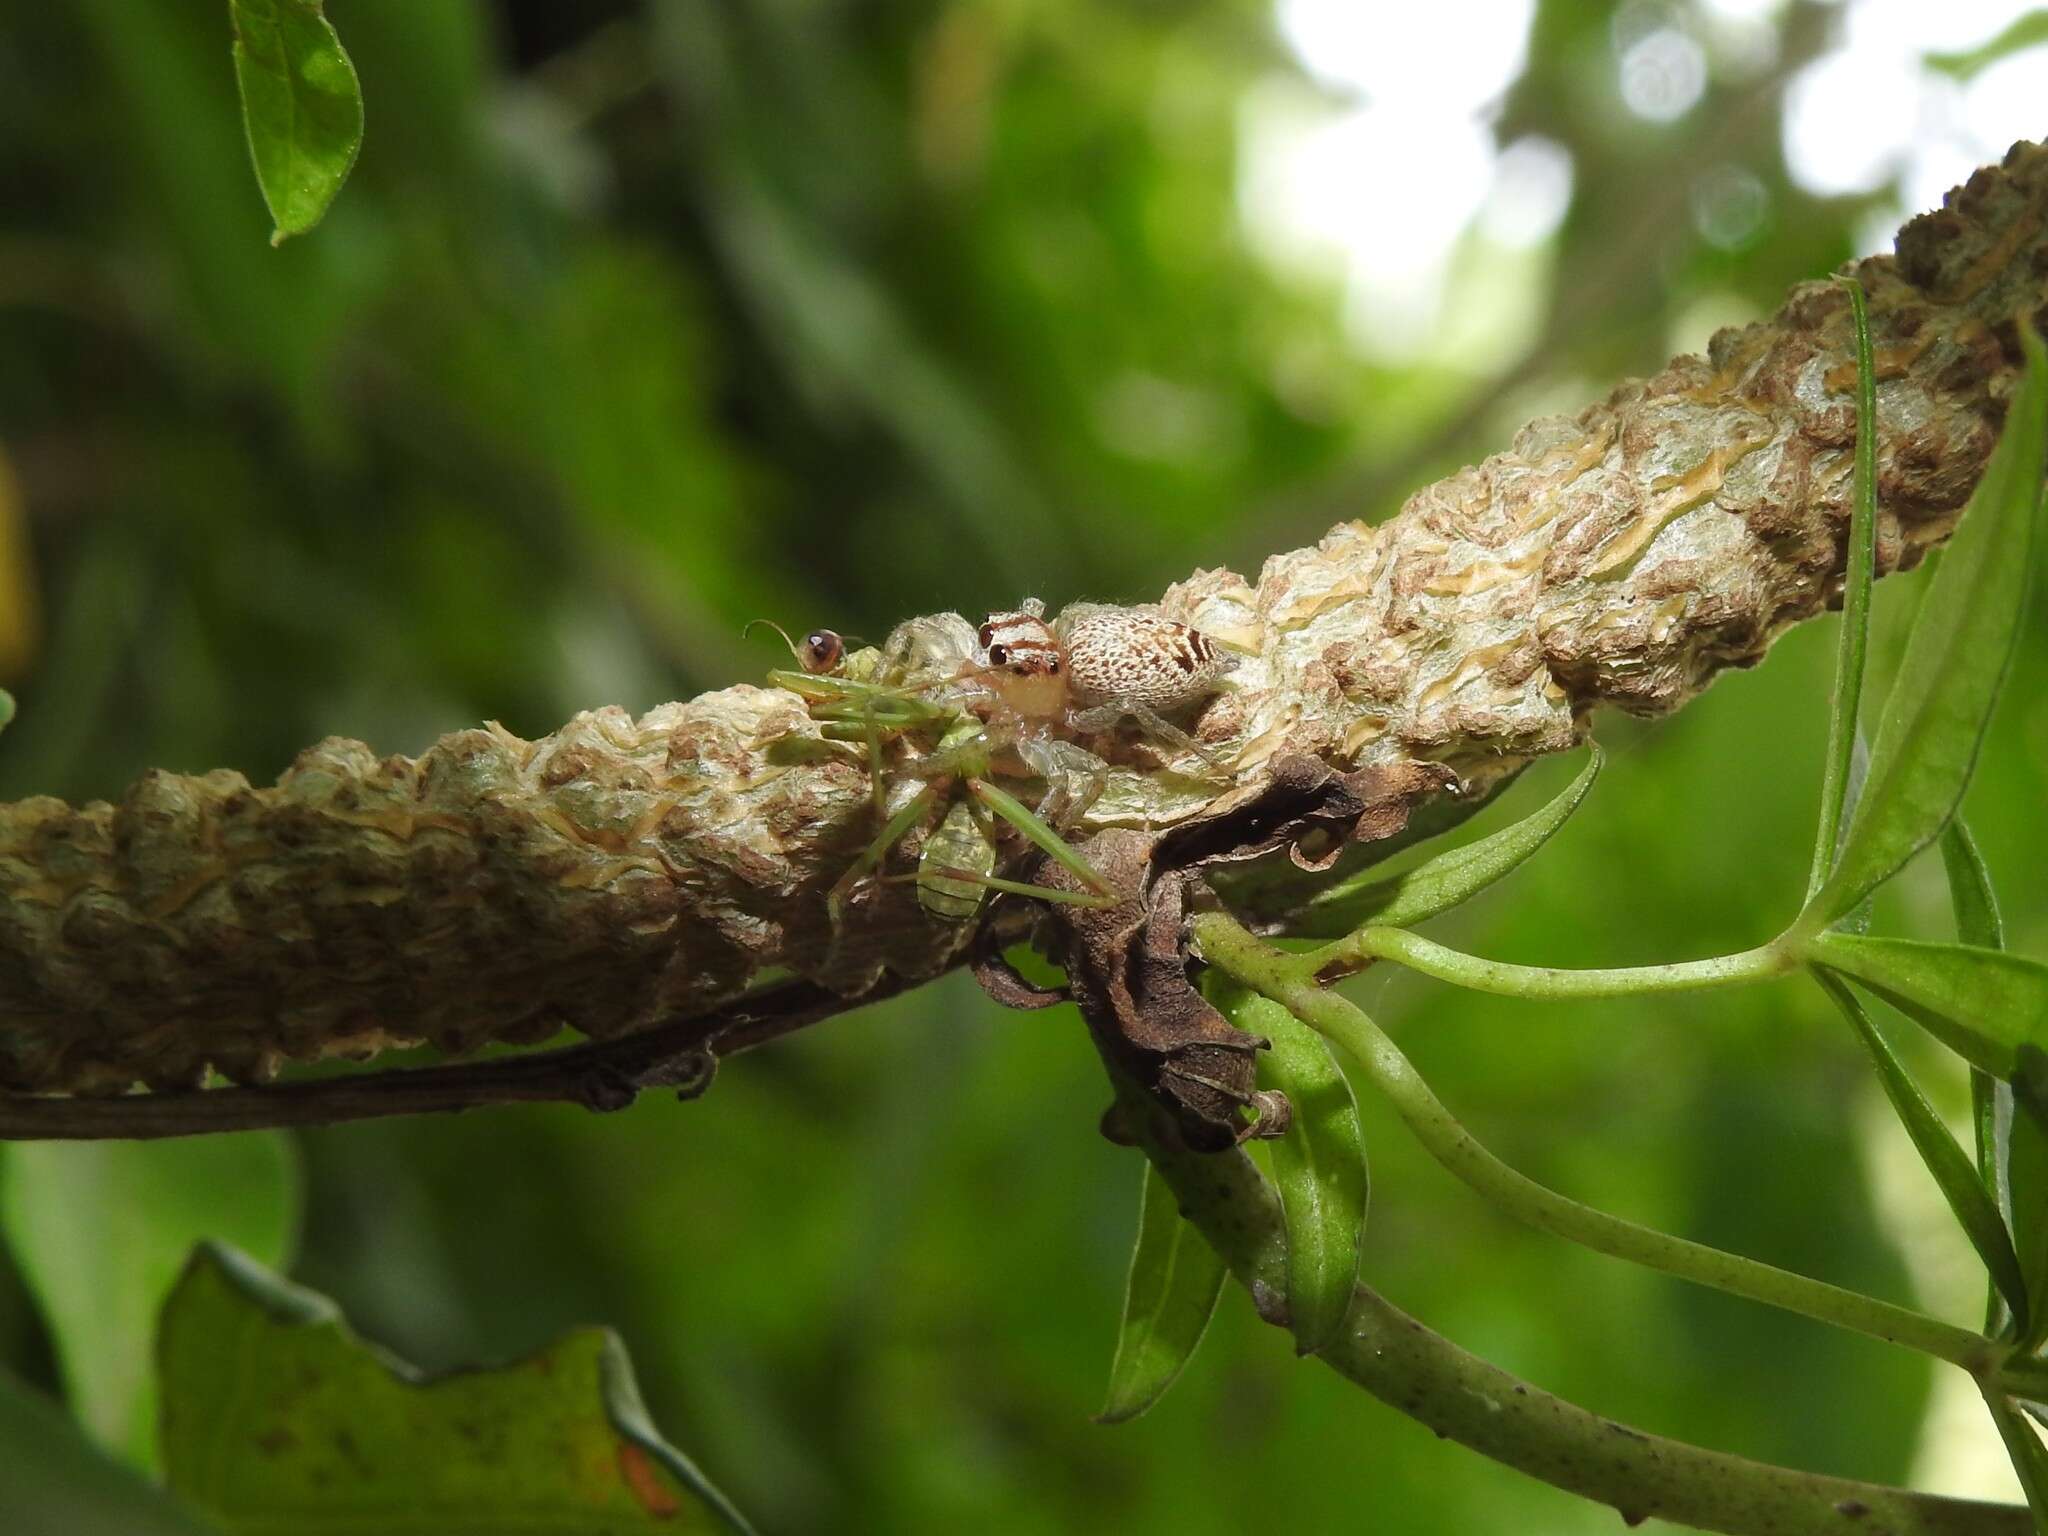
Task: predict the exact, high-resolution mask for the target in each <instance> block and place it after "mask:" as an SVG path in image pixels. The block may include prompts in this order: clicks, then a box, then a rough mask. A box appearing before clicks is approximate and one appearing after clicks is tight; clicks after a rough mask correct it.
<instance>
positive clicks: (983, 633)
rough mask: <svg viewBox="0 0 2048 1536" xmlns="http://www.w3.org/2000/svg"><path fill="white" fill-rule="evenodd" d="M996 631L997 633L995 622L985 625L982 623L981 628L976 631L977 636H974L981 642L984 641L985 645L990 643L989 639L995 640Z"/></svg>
mask: <svg viewBox="0 0 2048 1536" xmlns="http://www.w3.org/2000/svg"><path fill="white" fill-rule="evenodd" d="M995 633H996V627H995V625H993V624H984V625H982V626H981V628H980V629H979V630H977V631H976V632H975V636H974V638H975V639H977V640H979V641H980V642H981V643H982V644H983V645H987V644H988V643H989V641H991V640H993V639H994V638H995Z"/></svg>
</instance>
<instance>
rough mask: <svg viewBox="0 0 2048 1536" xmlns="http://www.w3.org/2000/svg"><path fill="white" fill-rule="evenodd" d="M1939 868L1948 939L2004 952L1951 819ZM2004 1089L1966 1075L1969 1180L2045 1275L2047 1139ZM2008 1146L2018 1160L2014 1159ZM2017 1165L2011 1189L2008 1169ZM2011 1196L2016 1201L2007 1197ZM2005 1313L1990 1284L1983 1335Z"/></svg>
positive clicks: (1989, 897) (1965, 833) (1994, 905)
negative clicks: (1973, 1138)
mask: <svg viewBox="0 0 2048 1536" xmlns="http://www.w3.org/2000/svg"><path fill="white" fill-rule="evenodd" d="M1941 862H1942V868H1943V870H1944V872H1945V873H1946V874H1947V876H1948V899H1949V905H1950V907H1952V908H1953V909H1954V911H1955V918H1956V937H1957V938H1959V939H1961V940H1962V941H1963V942H1964V943H1965V944H1972V945H1975V946H1976V947H1977V948H1979V949H2003V948H2005V922H2004V919H2003V918H2001V917H2000V916H1999V912H1998V893H1997V892H1996V891H1995V890H1994V889H1993V888H1992V885H1991V871H1990V870H1989V869H1988V868H1987V867H1986V866H1985V863H1984V856H1983V855H1982V854H1980V853H1979V852H1978V851H1977V840H1976V839H1975V838H1974V837H1972V836H1971V835H1970V827H1969V824H1968V823H1967V822H1965V821H1964V820H1963V818H1962V816H1961V815H1960V814H1959V815H1957V816H1956V817H1955V818H1954V819H1953V820H1952V821H1950V822H1949V824H1948V825H1947V826H1946V827H1944V828H1943V829H1942V833H1941ZM2013 1108H2014V1106H2013V1093H2012V1085H2011V1084H2010V1083H2008V1082H2006V1081H2005V1080H2004V1079H2003V1078H1998V1077H1993V1076H1992V1075H1991V1074H1990V1073H1989V1072H1986V1071H1985V1070H1984V1069H1983V1068H1982V1067H1975V1066H1973V1067H1971V1068H1970V1120H1971V1123H1972V1125H1973V1126H1974V1127H1975V1129H1976V1135H1977V1176H1978V1178H1979V1179H1980V1180H1982V1182H1983V1185H1984V1187H1985V1188H1986V1189H1988V1190H1989V1191H1990V1192H1991V1198H1992V1200H1993V1201H1994V1202H1995V1203H1996V1204H1997V1206H1998V1209H1999V1210H2000V1211H2001V1212H2002V1213H2003V1214H2004V1216H2005V1221H2006V1226H2007V1228H2008V1229H2009V1230H2010V1231H2011V1233H2012V1238H2013V1244H2014V1246H2015V1247H2016V1248H2017V1249H2018V1251H2019V1253H2020V1255H2021V1259H2020V1268H2021V1269H2022V1271H2024V1272H2025V1273H2026V1274H2027V1275H2028V1276H2033V1275H2037V1274H2044V1273H2048V1136H2044V1135H2043V1133H2042V1130H2041V1128H2040V1126H2038V1125H2037V1124H2035V1123H2034V1121H2033V1120H2032V1119H2030V1118H2027V1117H2021V1118H2019V1119H2017V1120H2016V1119H2015V1118H2014V1114H2013ZM2015 1143H2017V1152H2018V1156H2017V1157H2015V1155H2014V1153H2015ZM2016 1163H2017V1164H2019V1165H2021V1169H2022V1171H2021V1177H2020V1180H2019V1184H2018V1186H2017V1189H2016V1187H2015V1184H2014V1181H2013V1169H2014V1166H2015V1164H2016ZM2016 1194H2017V1196H2018V1198H2015V1195H2016ZM2027 1293H2028V1295H2029V1297H2030V1298H2033V1299H2034V1302H2035V1310H2036V1313H2037V1315H2038V1314H2039V1313H2040V1312H2041V1309H2042V1304H2043V1302H2044V1301H2048V1298H2044V1297H2042V1295H2041V1287H2040V1285H2039V1284H2038V1283H2037V1282H2035V1281H2033V1280H2031V1279H2030V1280H2029V1281H2028V1285H2027ZM2006 1315H2007V1314H2006V1313H2005V1311H2004V1308H2003V1303H2002V1301H2001V1299H2000V1297H1999V1294H1998V1287H1997V1286H1996V1285H1992V1286H1990V1287H1989V1292H1988V1294H1987V1295H1986V1297H1985V1299H1984V1331H1985V1332H1986V1333H1996V1332H1997V1331H1999V1329H2000V1328H2001V1327H2002V1326H2003V1324H2004V1321H2005V1318H2006Z"/></svg>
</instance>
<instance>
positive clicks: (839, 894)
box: [825, 784, 938, 929]
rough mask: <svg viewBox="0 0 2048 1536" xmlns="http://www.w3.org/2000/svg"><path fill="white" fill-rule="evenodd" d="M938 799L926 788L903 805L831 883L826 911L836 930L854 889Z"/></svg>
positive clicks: (933, 789) (934, 792)
mask: <svg viewBox="0 0 2048 1536" xmlns="http://www.w3.org/2000/svg"><path fill="white" fill-rule="evenodd" d="M937 798H938V791H937V789H936V788H934V787H933V786H932V785H930V784H927V785H926V786H925V787H924V788H923V789H920V790H919V791H918V792H917V793H916V794H914V795H912V796H911V797H910V798H909V799H908V800H906V801H904V803H903V808H902V809H901V810H899V811H898V812H897V813H896V814H895V815H894V816H891V817H890V818H889V819H888V820H887V821H886V822H884V823H883V824H882V830H881V831H880V832H878V833H877V834H875V840H874V841H873V842H871V843H869V844H868V845H867V847H866V848H864V849H862V850H861V855H860V857H859V858H857V859H855V860H854V861H853V862H852V863H851V864H849V865H848V866H847V867H846V873H845V874H843V875H841V876H840V877H839V878H838V879H837V880H835V881H833V882H832V889H831V890H830V891H828V892H827V893H826V894H825V911H826V914H827V915H828V916H829V917H830V918H831V920H832V926H833V927H834V928H835V929H836V928H838V926H839V919H840V916H841V914H842V913H843V912H844V911H845V910H846V898H847V896H848V895H849V894H850V893H851V892H852V890H853V888H854V887H855V886H856V885H858V884H860V882H861V881H863V880H865V879H866V878H867V877H868V876H869V875H871V874H873V873H874V872H875V871H876V870H877V869H879V868H880V867H881V864H882V860H884V859H886V858H887V857H888V856H889V850H890V849H891V848H893V847H895V846H896V845H897V844H898V843H899V842H901V841H902V840H903V837H904V834H905V833H907V832H909V830H910V829H911V828H912V827H914V826H916V825H917V824H918V823H919V822H921V821H923V820H924V819H925V817H926V816H928V815H930V814H931V809H932V802H933V801H934V800H936V799H937Z"/></svg>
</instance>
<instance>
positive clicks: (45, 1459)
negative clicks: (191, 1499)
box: [0, 1370, 218, 1536]
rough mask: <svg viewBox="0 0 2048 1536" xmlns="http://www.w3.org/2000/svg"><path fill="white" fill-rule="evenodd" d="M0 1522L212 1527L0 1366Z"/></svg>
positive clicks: (152, 1533) (176, 1535) (162, 1535)
mask: <svg viewBox="0 0 2048 1536" xmlns="http://www.w3.org/2000/svg"><path fill="white" fill-rule="evenodd" d="M0 1528H4V1529H6V1530H7V1531H9V1532H12V1533H17V1536H42V1533H45V1532H47V1533H50V1536H58V1533H60V1532H61V1533H62V1536H208V1532H210V1531H212V1530H213V1527H211V1526H209V1525H207V1523H206V1522H205V1521H203V1520H201V1519H200V1518H199V1517H198V1516H197V1515H195V1514H193V1513H192V1512H191V1511H189V1510H187V1509H186V1508H184V1506H182V1505H180V1504H179V1503H178V1502H177V1501H176V1500H175V1499H173V1498H172V1497H171V1496H170V1495H169V1494H167V1493H165V1492H163V1491H162V1490H161V1489H157V1488H152V1487H151V1486H150V1485H149V1484H148V1483H147V1482H145V1481H144V1480H143V1479H142V1478H141V1477H139V1476H137V1475H136V1473H135V1472H134V1471H133V1470H132V1469H131V1468H128V1467H124V1466H122V1465H121V1464H120V1463H118V1462H116V1461H114V1460H112V1459H111V1458H110V1457H108V1456H107V1455H106V1453H105V1452H103V1451H101V1450H100V1449H99V1448H98V1447H97V1446H95V1445H94V1444H93V1443H92V1442H91V1441H90V1440H88V1439H86V1437H85V1435H84V1434H83V1433H82V1432H81V1431H80V1430H79V1427H78V1425H77V1423H76V1422H74V1421H73V1420H72V1419H71V1418H70V1417H69V1416H68V1415H66V1414H65V1412H64V1410H63V1409H61V1408H59V1407H58V1406H57V1405H56V1404H55V1403H50V1402H45V1401H44V1400H43V1399H42V1398H41V1397H40V1396H39V1395H37V1394H36V1393H34V1392H31V1391H30V1390H29V1389H28V1388H27V1387H25V1386H23V1385H22V1384H21V1383H20V1382H19V1381H17V1380H15V1379H14V1377H12V1376H10V1375H9V1374H8V1373H7V1372H6V1371H5V1370H0ZM215 1536H218V1533H215Z"/></svg>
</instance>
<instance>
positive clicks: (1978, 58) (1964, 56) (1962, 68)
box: [1922, 10, 2048, 80]
mask: <svg viewBox="0 0 2048 1536" xmlns="http://www.w3.org/2000/svg"><path fill="white" fill-rule="evenodd" d="M2043 43H2048V10H2033V11H2028V12H2027V13H2026V14H2025V15H2023V16H2019V17H2016V18H2014V20H2013V21H2011V22H2010V23H2008V24H2007V26H2006V29H2005V30H2004V31H2003V32H2001V33H1999V34H1998V35H1997V36H1996V37H1994V38H1992V39H1991V40H1990V41H1989V42H1984V43H1979V44H1978V45H1977V46H1976V47H1975V48H1971V49H1967V50H1965V51H1962V52H1957V53H1930V54H1928V55H1926V57H1925V58H1924V59H1923V61H1922V62H1924V63H1925V64H1926V65H1927V67H1928V68H1930V69H1938V70H1940V71H1941V72H1942V73H1943V74H1945V75H1953V76H1954V77H1955V78H1956V79H1958V80H1969V79H1972V78H1974V77H1975V76H1977V75H1979V74H1981V73H1983V72H1984V71H1985V70H1987V69H1989V68H1990V67H1991V66H1992V65H1993V64H1996V63H1997V62H1998V61H1999V60H2000V59H2006V58H2010V57H2012V55H2014V54H2016V53H2024V52H2025V51H2026V50H2027V49H2029V48H2038V47H2040V46H2041V45H2042V44H2043Z"/></svg>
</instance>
